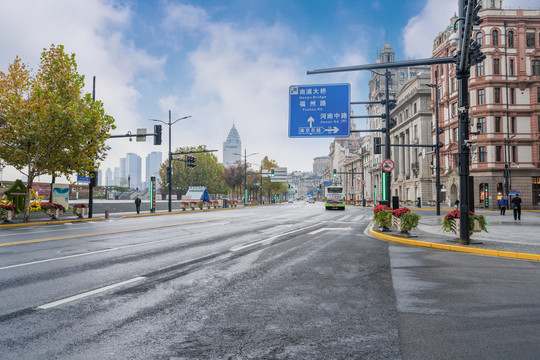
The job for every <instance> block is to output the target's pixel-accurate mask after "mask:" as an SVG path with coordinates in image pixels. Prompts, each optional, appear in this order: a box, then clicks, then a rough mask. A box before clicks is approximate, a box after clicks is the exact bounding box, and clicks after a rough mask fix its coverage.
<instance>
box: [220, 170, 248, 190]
mask: <svg viewBox="0 0 540 360" xmlns="http://www.w3.org/2000/svg"><path fill="white" fill-rule="evenodd" d="M222 177H223V180H224V181H225V183H226V184H227V186H228V187H229V188H230V189H231V190H232V192H233V194H234V192H235V190H238V189H239V188H241V186H242V184H243V182H244V165H240V164H239V165H237V166H234V167H230V168H226V169H225V170H224V171H223V175H222ZM236 192H237V193H238V191H236Z"/></svg>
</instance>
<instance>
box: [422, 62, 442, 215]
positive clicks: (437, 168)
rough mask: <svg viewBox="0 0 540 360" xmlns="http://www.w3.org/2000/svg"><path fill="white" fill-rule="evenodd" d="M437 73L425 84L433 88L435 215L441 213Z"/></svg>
mask: <svg viewBox="0 0 540 360" xmlns="http://www.w3.org/2000/svg"><path fill="white" fill-rule="evenodd" d="M438 77H439V73H438V71H437V70H435V84H426V85H427V86H429V87H430V88H433V89H435V133H436V134H437V135H436V136H435V145H437V146H436V147H435V188H436V193H437V195H436V199H437V215H441V152H440V148H441V146H442V144H441V143H440V141H439V136H440V135H441V129H440V128H439V85H438V81H437V79H438Z"/></svg>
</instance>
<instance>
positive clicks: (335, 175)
mask: <svg viewBox="0 0 540 360" xmlns="http://www.w3.org/2000/svg"><path fill="white" fill-rule="evenodd" d="M334 177H337V170H336V169H334Z"/></svg>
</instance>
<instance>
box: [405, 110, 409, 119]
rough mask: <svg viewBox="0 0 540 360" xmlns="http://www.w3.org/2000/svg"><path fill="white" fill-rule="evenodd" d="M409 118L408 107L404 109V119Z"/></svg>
mask: <svg viewBox="0 0 540 360" xmlns="http://www.w3.org/2000/svg"><path fill="white" fill-rule="evenodd" d="M408 118H409V109H405V119H408Z"/></svg>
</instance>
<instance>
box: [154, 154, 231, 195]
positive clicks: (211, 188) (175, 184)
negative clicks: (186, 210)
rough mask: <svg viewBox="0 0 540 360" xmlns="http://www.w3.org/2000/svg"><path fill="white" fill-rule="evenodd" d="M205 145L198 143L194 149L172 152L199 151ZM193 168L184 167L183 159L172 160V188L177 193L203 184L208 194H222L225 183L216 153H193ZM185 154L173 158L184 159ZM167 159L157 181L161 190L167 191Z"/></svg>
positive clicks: (225, 188)
mask: <svg viewBox="0 0 540 360" xmlns="http://www.w3.org/2000/svg"><path fill="white" fill-rule="evenodd" d="M201 150H205V147H204V146H202V145H199V146H198V147H197V148H196V149H190V148H178V149H176V150H175V151H174V152H175V153H177V152H189V151H201ZM193 156H195V158H196V160H195V164H196V166H195V167H194V168H188V167H186V163H185V162H183V161H177V160H173V162H172V189H173V190H174V191H175V192H176V193H178V194H185V193H186V192H187V191H188V188H189V187H190V186H205V187H206V189H207V190H208V192H209V193H210V194H224V193H226V192H227V184H226V183H225V181H224V179H223V177H222V174H223V170H224V168H223V165H221V164H220V163H219V161H218V158H217V156H216V155H214V154H212V153H210V152H208V153H195V154H193ZM184 157H185V155H176V156H173V158H177V159H181V160H185V158H184ZM168 164H169V160H168V159H167V160H166V161H165V162H164V163H163V164H161V168H160V170H159V175H160V179H159V183H160V187H161V189H163V190H166V191H168V187H167V181H166V179H167V166H168Z"/></svg>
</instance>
